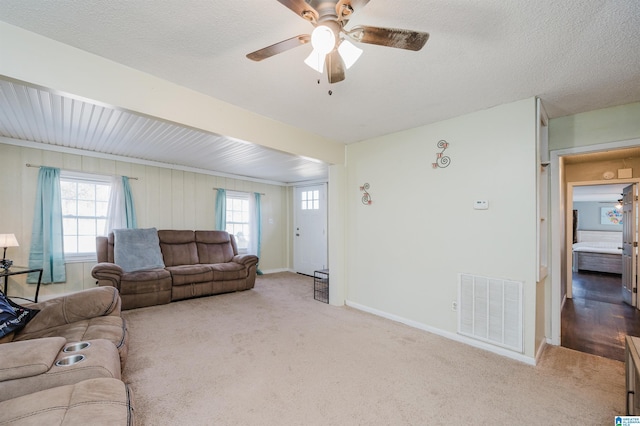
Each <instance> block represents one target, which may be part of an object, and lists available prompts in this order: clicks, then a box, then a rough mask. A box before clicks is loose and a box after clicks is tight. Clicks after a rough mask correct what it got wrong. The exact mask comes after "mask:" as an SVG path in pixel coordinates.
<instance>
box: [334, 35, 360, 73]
mask: <svg viewBox="0 0 640 426" xmlns="http://www.w3.org/2000/svg"><path fill="white" fill-rule="evenodd" d="M338 53H340V57H341V58H342V60H343V61H344V66H345V67H346V68H347V69H349V68H351V66H352V65H353V64H355V63H356V61H357V60H358V58H360V55H362V49H360V48H359V47H356V45H354V44H353V43H351V42H350V41H348V40H342V42H341V43H340V46H338Z"/></svg>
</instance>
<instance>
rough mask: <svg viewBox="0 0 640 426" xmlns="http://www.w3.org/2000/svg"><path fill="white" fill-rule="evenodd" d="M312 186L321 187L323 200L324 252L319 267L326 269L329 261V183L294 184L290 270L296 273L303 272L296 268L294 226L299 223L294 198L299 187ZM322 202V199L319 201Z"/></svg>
mask: <svg viewBox="0 0 640 426" xmlns="http://www.w3.org/2000/svg"><path fill="white" fill-rule="evenodd" d="M313 187H322V192H323V194H322V196H323V198H322V197H321V200H324V205H323V206H322V207H321V209H320V210H324V215H323V216H322V226H323V228H324V241H323V245H324V248H325V253H324V259H323V260H324V268H320V267H319V269H327V268H328V267H329V266H328V262H329V232H328V228H329V227H328V224H329V185H328V183H327V182H314V183H307V184H301V185H294V186H293V193H292V206H293V210H292V221H291V223H292V227H291V230H292V234H291V235H292V238H293V241H292V244H293V245H292V262H293V263H292V270H293V271H294V272H297V273H303V274H304V272H301V271H299V270H298V268H297V266H299V264H298V263H299V260H300V259H298V257H299V253H298V249H299V247H298V238H296V232H297V230H296V226H298V225H299V223H298V219H299V218H298V216H297V215H298V211H297V208H298V206H297V205H296V200H297V192H298V190H301V189H305V188H313ZM321 202H322V201H321Z"/></svg>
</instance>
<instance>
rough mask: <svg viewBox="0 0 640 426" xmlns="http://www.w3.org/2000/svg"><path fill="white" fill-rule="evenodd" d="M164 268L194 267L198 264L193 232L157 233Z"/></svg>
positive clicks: (167, 231)
mask: <svg viewBox="0 0 640 426" xmlns="http://www.w3.org/2000/svg"><path fill="white" fill-rule="evenodd" d="M158 238H159V239H160V249H161V250H162V256H163V257H164V264H165V266H178V265H195V264H196V263H199V262H198V251H197V248H196V242H195V236H194V232H193V231H175V230H162V231H158Z"/></svg>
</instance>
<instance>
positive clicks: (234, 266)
mask: <svg viewBox="0 0 640 426" xmlns="http://www.w3.org/2000/svg"><path fill="white" fill-rule="evenodd" d="M209 266H210V267H211V269H213V280H214V281H231V280H239V279H242V278H246V277H247V268H245V267H244V265H241V264H239V263H216V264H214V265H209Z"/></svg>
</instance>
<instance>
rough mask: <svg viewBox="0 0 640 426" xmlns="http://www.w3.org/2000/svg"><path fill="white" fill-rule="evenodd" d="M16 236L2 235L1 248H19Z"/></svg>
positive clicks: (0, 239)
mask: <svg viewBox="0 0 640 426" xmlns="http://www.w3.org/2000/svg"><path fill="white" fill-rule="evenodd" d="M19 246H20V244H18V240H16V236H15V235H14V234H0V247H19Z"/></svg>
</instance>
